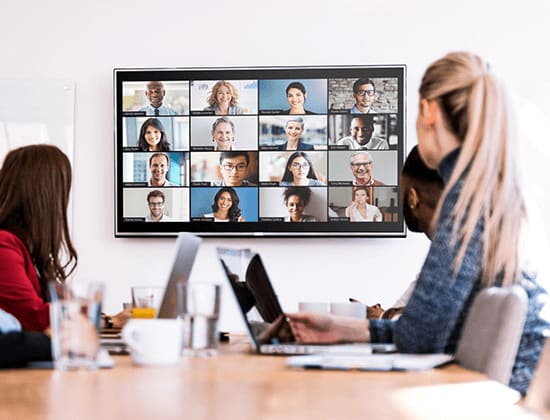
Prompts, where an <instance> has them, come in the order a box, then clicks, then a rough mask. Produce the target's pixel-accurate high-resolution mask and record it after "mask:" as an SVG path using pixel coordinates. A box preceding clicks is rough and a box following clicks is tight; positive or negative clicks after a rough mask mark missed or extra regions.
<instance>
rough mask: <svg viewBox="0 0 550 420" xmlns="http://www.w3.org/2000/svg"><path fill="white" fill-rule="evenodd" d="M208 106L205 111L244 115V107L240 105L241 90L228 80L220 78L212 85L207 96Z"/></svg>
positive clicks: (218, 113) (216, 113) (217, 113)
mask: <svg viewBox="0 0 550 420" xmlns="http://www.w3.org/2000/svg"><path fill="white" fill-rule="evenodd" d="M206 102H207V103H208V106H207V107H206V108H204V110H205V111H213V112H214V114H215V115H242V114H243V113H244V111H243V108H242V107H240V106H239V105H238V103H239V91H238V89H237V88H236V87H235V86H234V85H233V84H232V83H231V82H228V81H227V80H220V81H218V82H216V84H215V85H214V86H213V87H212V90H211V91H210V94H209V95H208V96H207V98H206Z"/></svg>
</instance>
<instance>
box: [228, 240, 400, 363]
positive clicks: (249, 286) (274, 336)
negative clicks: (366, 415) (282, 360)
mask: <svg viewBox="0 0 550 420" xmlns="http://www.w3.org/2000/svg"><path fill="white" fill-rule="evenodd" d="M217 254H218V259H219V261H220V263H221V266H222V268H223V271H224V273H225V276H226V278H227V281H228V282H229V285H230V289H231V290H232V292H233V293H232V294H233V296H234V298H235V300H236V302H237V307H238V308H239V311H240V312H241V314H242V318H243V320H244V323H245V325H246V329H247V333H248V336H249V338H250V342H251V344H252V346H253V348H254V350H255V351H256V352H257V353H259V354H271V355H273V354H279V355H297V354H319V353H330V354H344V355H357V356H360V355H367V354H372V353H387V352H393V351H395V345H393V344H373V343H357V344H330V345H328V344H301V343H296V342H295V339H294V336H293V334H292V331H291V330H290V326H289V325H288V322H287V321H286V317H285V316H284V312H283V310H282V308H281V305H280V303H279V299H278V298H277V295H276V294H275V291H274V289H273V286H272V284H271V281H270V280H269V277H268V275H267V271H266V269H265V266H264V264H263V262H262V259H261V257H260V255H259V254H257V253H254V252H252V251H250V250H249V249H230V248H221V247H218V248H217Z"/></svg>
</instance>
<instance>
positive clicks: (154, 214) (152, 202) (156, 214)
mask: <svg viewBox="0 0 550 420" xmlns="http://www.w3.org/2000/svg"><path fill="white" fill-rule="evenodd" d="M147 205H148V206H149V214H148V215H147V216H146V217H145V221H146V222H169V221H171V220H172V219H171V218H169V217H168V216H165V215H164V193H163V192H162V191H160V190H153V191H151V192H150V193H149V194H147Z"/></svg>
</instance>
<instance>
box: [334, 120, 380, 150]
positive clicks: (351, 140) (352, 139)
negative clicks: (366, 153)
mask: <svg viewBox="0 0 550 420" xmlns="http://www.w3.org/2000/svg"><path fill="white" fill-rule="evenodd" d="M349 133H350V135H349V136H347V137H343V138H341V139H340V140H338V143H337V144H338V145H339V146H346V147H347V148H348V149H350V150H360V149H369V150H387V149H389V145H388V142H387V141H386V140H384V139H383V138H381V137H373V134H374V121H373V118H372V116H370V115H365V116H354V117H353V118H352V119H351V121H350V125H349Z"/></svg>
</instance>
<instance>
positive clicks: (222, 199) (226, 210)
mask: <svg viewBox="0 0 550 420" xmlns="http://www.w3.org/2000/svg"><path fill="white" fill-rule="evenodd" d="M203 217H207V218H211V219H214V222H244V217H243V216H242V215H241V209H240V208H239V196H238V195H237V192H236V191H235V190H234V189H233V188H231V187H223V188H220V190H219V191H218V192H217V193H216V195H215V196H214V203H213V204H212V213H206V214H205V215H204V216H203Z"/></svg>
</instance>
